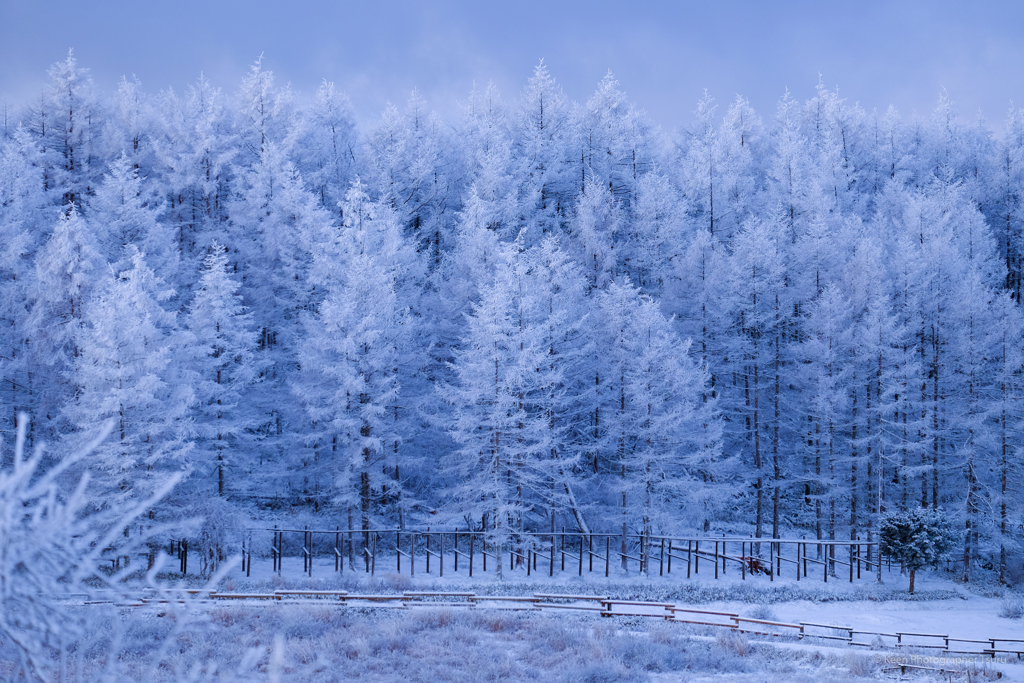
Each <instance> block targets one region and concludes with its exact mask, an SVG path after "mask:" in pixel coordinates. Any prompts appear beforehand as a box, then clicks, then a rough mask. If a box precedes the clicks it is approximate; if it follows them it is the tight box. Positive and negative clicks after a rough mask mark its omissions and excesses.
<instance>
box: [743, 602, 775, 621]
mask: <svg viewBox="0 0 1024 683" xmlns="http://www.w3.org/2000/svg"><path fill="white" fill-rule="evenodd" d="M750 618H751V619H763V620H764V621H778V620H779V618H778V617H777V616H775V612H774V611H773V610H772V608H771V607H769V606H768V605H756V606H755V607H754V609H752V610H750Z"/></svg>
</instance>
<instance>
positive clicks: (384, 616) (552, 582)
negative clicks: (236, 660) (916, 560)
mask: <svg viewBox="0 0 1024 683" xmlns="http://www.w3.org/2000/svg"><path fill="white" fill-rule="evenodd" d="M390 561H391V562H393V558H392V559H391V560H390ZM383 564H385V563H384V562H381V565H383ZM381 565H378V569H377V571H376V573H375V575H373V576H370V575H369V574H367V573H365V572H363V571H352V570H351V569H349V570H347V571H345V572H344V573H343V574H338V573H336V572H335V571H334V564H333V561H331V562H326V561H324V562H319V561H318V562H317V563H316V564H315V565H314V568H313V576H312V578H310V577H308V576H305V575H303V574H302V571H301V569H302V565H301V560H298V559H295V558H286V559H285V565H284V569H283V571H282V573H281V576H277V575H276V574H275V573H274V572H272V571H271V563H270V561H269V560H255V561H254V562H253V566H252V568H251V573H250V576H248V577H246V576H245V575H244V574H243V573H242V571H241V569H240V567H237V566H236V567H235V568H234V569H233V570H232V571H230V572H229V573H228V574H227V578H226V579H225V580H223V581H222V582H221V584H220V589H221V590H234V591H272V590H274V589H280V588H314V589H321V590H326V589H345V590H349V591H350V592H360V593H385V594H393V593H401V592H403V591H410V590H436V591H455V590H462V591H472V592H475V593H477V594H479V595H532V594H533V593H537V592H547V593H552V592H554V593H572V594H586V595H606V596H610V597H613V598H616V599H625V600H651V601H665V602H669V603H673V604H676V605H678V606H685V607H689V608H692V609H705V610H714V611H723V612H732V613H737V614H739V615H741V616H743V617H751V618H759V619H769V620H778V621H783V622H789V623H798V622H815V623H821V624H833V625H836V626H843V627H849V628H853V629H854V630H856V631H875V632H880V633H896V632H903V633H907V632H913V633H931V634H944V635H948V636H949V637H951V638H962V639H970V640H985V639H989V638H1024V621H1022V620H1020V619H1010V618H1006V617H1002V616H999V613H1000V610H1001V608H1002V606H1003V604H1004V600H1005V598H1004V597H1003V594H1002V590H1001V589H998V588H996V587H984V586H976V585H973V586H964V585H963V584H960V583H957V582H955V581H953V580H952V579H951V577H950V576H949V575H947V574H945V573H944V572H919V573H918V576H917V585H916V594H915V595H914V596H910V595H908V593H907V577H906V576H901V575H900V573H899V572H898V571H897V570H893V571H891V572H889V571H886V572H885V573H884V576H883V579H884V582H883V583H882V584H881V585H879V584H877V583H875V581H874V579H873V577H868V576H867V575H866V574H862V578H861V579H860V580H857V581H855V582H854V583H853V584H851V583H849V582H848V581H847V580H845V579H844V578H842V577H839V578H830V580H829V582H828V583H824V582H822V581H821V579H820V577H818V578H813V579H812V578H811V577H807V578H801V580H800V581H799V582H797V581H796V580H794V577H793V576H787V575H786V572H785V571H784V572H783V576H782V577H778V578H776V580H775V581H769V580H768V578H767V577H765V576H749V575H748V577H747V578H746V580H742V579H741V578H740V576H739V575H738V574H733V573H730V574H729V575H727V576H723V577H720V578H719V579H718V580H715V579H714V578H712V577H713V574H712V573H711V572H710V571H707V572H702V574H701V576H700V577H692V578H690V579H686V578H685V572H677V571H674V572H673V573H672V575H671V576H661V577H659V576H652V577H643V576H639V575H637V574H636V573H635V572H633V573H629V574H623V573H621V572H620V571H618V570H613V572H612V574H613V575H612V576H611V577H609V578H605V577H604V575H603V565H602V567H601V572H597V571H595V572H594V573H593V574H589V573H587V572H584V576H583V577H579V576H577V575H576V573H575V572H571V571H566V572H559V571H556V576H555V577H553V578H549V577H548V576H547V572H546V571H542V572H540V573H539V574H533V575H532V576H530V577H527V576H526V573H525V571H523V570H521V569H519V570H516V571H513V572H508V571H506V572H505V575H504V576H503V577H501V578H498V577H497V575H496V574H495V572H494V571H493V565H491V566H490V569H491V571H489V572H488V573H486V574H484V573H483V572H482V571H481V568H480V566H479V565H477V566H476V567H475V570H474V576H473V577H472V579H471V578H469V576H468V567H467V566H466V565H465V563H460V571H459V572H457V573H456V572H455V571H454V566H453V564H452V563H450V561H448V559H447V558H446V566H445V575H444V577H443V578H441V577H440V576H439V575H438V569H439V568H438V566H437V564H436V562H434V563H432V566H431V569H432V571H431V573H430V574H427V573H426V572H425V566H424V565H423V564H422V563H420V564H418V566H417V574H416V575H415V576H410V575H409V574H408V573H407V572H408V566H407V565H405V564H404V563H403V565H404V566H403V568H404V570H405V571H404V572H403V573H402V574H397V573H396V572H394V571H393V570H394V566H393V565H390V567H389V570H381ZM357 567H359V568H360V569H361V568H362V567H361V565H357ZM567 569H568V567H567ZM289 609H291V610H296V609H312V610H313V611H314V613H316V614H317V615H320V616H316V617H315V618H313V621H314V622H315V623H320V622H321V621H324V623H323V627H322V629H321V630H319V631H318V632H317V635H316V637H318V638H328V639H333V638H337V637H338V635H337V634H336V633H335V634H332V628H333V627H331V626H330V622H331V621H332V620H335V619H343V620H345V621H346V623H348V624H349V626H346V627H345V628H347V629H352V628H355V627H354V626H353V625H354V624H362V623H363V620H366V621H365V624H363V625H362V626H360V627H359V628H364V627H365V628H370V627H369V626H368V624H381V623H386V624H388V626H386V628H385V630H389V629H390V630H394V631H395V632H396V633H397V632H404V630H403V629H407V628H412V627H411V626H409V624H422V623H423V621H422V620H427V621H429V620H431V619H441V620H443V621H445V624H446V625H445V626H444V629H448V628H451V629H454V631H455V632H458V633H461V634H462V636H459V637H465V638H469V639H470V640H472V642H473V643H474V645H473V646H472V647H469V646H467V645H466V644H465V643H462V644H460V643H459V642H458V638H459V637H455V636H453V635H452V634H451V633H449V634H448V635H442V634H441V633H440V631H438V632H434V631H431V633H430V634H429V635H424V634H423V632H422V630H421V631H417V633H418V634H419V635H417V636H416V638H421V637H422V638H424V639H425V642H427V643H431V644H432V645H431V646H430V647H435V648H438V649H436V650H435V652H434V654H435V655H436V656H437V657H440V661H446V657H449V656H450V655H451V651H449V652H448V654H447V655H443V654H442V652H444V651H445V648H446V647H449V648H455V649H459V648H465V647H469V650H473V648H476V647H483V645H482V643H483V642H484V641H500V645H498V643H492V644H493V645H494V646H495V648H496V649H495V650H494V651H493V652H491V653H490V654H487V655H481V656H485V658H488V657H490V658H492V659H494V661H498V660H502V661H504V662H505V663H504V664H503V665H502V667H503V668H502V667H499V669H500V671H501V672H502V673H501V674H500V675H499V674H498V670H497V669H496V670H494V671H491V670H490V669H488V670H487V671H490V672H491V673H493V674H494V677H495V679H496V680H497V679H502V680H553V681H563V680H564V681H619V680H623V681H625V680H630V681H632V680H650V681H659V682H660V681H676V680H692V681H715V682H716V683H730V682H732V681H741V680H742V681H749V680H776V679H779V680H787V681H788V680H794V681H799V680H807V681H811V680H815V681H818V680H830V681H831V680H837V681H838V680H875V679H882V680H885V679H890V680H899V679H903V678H906V677H905V676H903V674H900V672H899V670H898V664H899V663H900V662H902V663H912V664H917V665H919V666H927V667H932V668H936V669H939V668H941V669H944V670H947V671H949V670H953V671H964V670H967V669H970V670H971V671H972V676H973V680H978V679H979V678H980V679H982V680H984V679H986V678H988V677H991V678H995V677H996V675H997V674H999V675H1001V676H1002V679H1003V680H1021V681H1024V662H1020V663H1018V661H1017V660H1016V659H1015V658H1009V659H1007V658H1005V657H1000V658H998V659H996V660H995V661H993V660H992V659H991V658H990V657H988V656H983V655H981V654H980V649H981V648H982V647H984V646H982V645H977V644H973V645H972V644H966V643H964V644H958V646H957V649H962V650H977V651H979V652H978V654H975V655H971V654H964V655H951V654H942V653H940V652H938V651H937V650H928V649H917V648H914V649H908V648H904V649H897V648H895V647H892V645H891V643H892V639H890V638H886V639H883V640H882V641H881V642H880V643H876V647H873V648H872V647H857V646H850V645H846V644H844V643H840V642H830V641H810V640H804V641H797V640H795V639H780V638H773V637H764V636H758V635H755V634H749V635H741V634H731V633H730V632H729V631H727V630H726V629H723V628H713V627H700V626H692V625H686V624H673V623H667V622H666V621H664V620H661V619H645V618H643V617H621V618H617V619H612V620H608V619H601V618H600V617H598V616H597V615H593V614H575V613H571V612H568V611H564V612H557V613H556V612H554V611H543V612H540V613H538V612H531V613H525V614H509V613H503V612H496V611H491V610H488V609H482V608H477V609H475V610H472V611H466V610H422V609H421V610H415V611H413V612H410V613H405V612H398V611H394V610H388V609H384V608H376V609H363V608H357V609H354V608H340V607H337V606H331V607H327V606H323V607H320V606H315V607H310V606H306V607H304V608H300V607H298V606H293V607H288V606H286V605H279V606H271V605H237V606H233V607H232V606H224V607H218V608H217V611H218V612H221V611H223V612H224V613H228V612H231V611H233V610H234V611H236V612H238V613H239V614H246V613H247V614H249V617H247V619H252V618H253V615H254V614H256V613H259V614H263V615H267V614H271V613H274V610H279V611H281V610H283V611H287V610H289ZM327 612H330V613H331V614H332V615H334V614H336V615H337V616H330V617H327V616H324V615H326V613H327ZM282 613H283V612H282ZM434 613H440V614H442V615H443V616H435V617H431V616H427V615H429V614H434ZM488 615H490V616H488ZM264 618H265V617H264ZM495 620H497V621H495ZM243 621H244V619H243ZM488 623H489V624H491V626H487V624H488ZM403 624H404V625H403ZM501 624H504V625H505V626H501V627H500V628H497V627H498V626H499V625H501ZM510 624H511V625H514V627H513V626H510ZM492 627H495V628H497V631H489V629H490V628H492ZM417 628H419V627H417ZM438 628H439V629H440V630H444V629H441V628H440V627H438ZM505 628H509V629H511V631H510V632H508V633H506V632H505V630H504V629H505ZM357 630H358V629H357ZM371 630H372V629H371ZM349 632H350V633H351V632H353V631H351V630H350V631H349ZM389 632H390V631H389ZM470 632H475V633H474V634H473V635H469V633H470ZM539 632H544V633H546V634H547V635H544V636H537V634H538V633H539ZM512 633H514V634H518V635H515V636H514V638H513V640H514V641H515V642H516V643H519V645H516V646H514V647H513V646H511V645H510V643H509V642H508V641H507V640H506V639H507V638H512V637H513V636H512V635H510V634H512ZM535 637H536V638H539V640H541V641H544V643H543V645H542V644H541V643H540V642H538V641H537V640H533V639H534V638H535ZM438 638H439V639H440V641H444V642H446V643H447V645H441V644H440V641H437V640H435V639H438ZM566 638H568V639H569V640H571V641H572V643H574V645H572V647H580V648H583V650H586V651H587V652H590V656H591V658H592V659H593V661H592V662H590V664H586V663H585V662H582V661H576V660H573V657H575V656H576V655H573V657H569V656H568V655H565V657H555V658H554V659H553V660H552V664H551V666H550V667H548V668H547V669H542V670H537V669H532V668H531V666H532V665H533V663H535V662H534V661H533V660H534V655H533V654H532V652H533V649H537V648H539V649H540V650H545V649H546V648H548V641H549V640H551V639H555V640H558V639H563V640H564V639H566ZM524 639H525V640H526V641H529V642H532V643H533V644H532V645H530V646H529V647H526V648H525V649H523V648H522V647H520V645H521V641H522V640H524ZM857 640H863V641H866V642H871V641H872V640H873V639H872V638H871V637H870V636H858V638H857ZM906 640H909V642H911V643H914V644H921V645H923V644H928V643H932V644H934V643H935V642H936V641H934V640H925V639H919V640H914V639H912V638H911V639H906ZM295 647H298V646H297V645H296V643H295V642H294V641H293V639H291V638H287V639H286V645H285V650H286V652H287V653H294V652H295ZM566 647H569V646H568V645H567V646H566ZM652 648H653V649H652ZM665 648H667V649H665ZM300 649H301V648H300ZM484 649H485V650H486V649H487V648H484ZM469 650H467V651H466V652H465V653H464V654H465V655H466V657H468V658H469V659H472V657H473V656H475V655H473V654H472V653H471V652H470V651H469ZM640 651H643V652H644V653H645V654H643V656H641V655H640V654H638V652H640ZM624 652H625V653H626V654H623V653H624ZM658 652H660V654H657V653H658ZM673 652H674V653H675V654H673ZM698 652H699V653H700V654H699V656H698V655H697V654H695V653H698ZM629 653H632V654H629ZM563 654H564V653H563ZM684 654H685V656H684ZM288 656H294V655H293V654H292V655H287V656H286V657H285V658H286V659H287V657H288ZM373 656H374V657H378V658H379V662H378V664H379V665H380V666H382V667H384V668H387V667H389V666H393V667H397V668H394V669H393V671H392V673H393V674H394V676H395V678H392V679H389V678H387V677H382V678H379V679H375V678H372V677H371V678H370V680H398V679H399V678H402V677H408V678H410V680H486V679H487V678H488V676H482V677H481V678H479V679H475V678H472V677H468V676H469V671H470V670H472V667H469V668H468V669H465V670H464V669H462V668H460V666H456V665H455V664H453V663H451V662H449V664H450V665H451V666H452V667H454V668H452V669H451V670H450V676H449V677H448V678H436V679H430V678H418V677H417V674H410V671H408V670H405V669H402V666H404V665H400V664H399V663H398V662H397V660H395V658H394V657H392V656H391V655H388V656H383V655H380V653H379V652H378V654H376V655H373ZM552 656H554V655H552ZM566 657H568V659H566ZM680 657H683V659H685V660H686V661H685V662H683V660H681V659H679V658H680ZM524 658H525V659H524ZM584 659H585V658H584ZM555 660H557V662H555ZM569 660H573V661H574V662H575V663H572V664H570V663H569ZM467 661H468V660H467ZM388 662H390V664H389V663H388ZM431 666H433V664H432V665H431ZM674 667H675V668H674ZM427 669H430V667H427V668H426V669H424V670H427ZM403 671H404V673H400V672H403ZM457 671H463V672H464V673H465V674H466V676H467V677H465V678H462V677H460V676H459V675H458V674H457ZM538 671H545V672H547V673H544V674H543V676H541V677H540V678H537V677H536V676H538V675H540V674H538ZM531 672H532V673H531ZM912 674H913V675H911V674H907V676H910V678H913V677H915V676H919V675H920V676H928V675H937V674H928V673H927V672H921V671H917V672H916V673H914V672H912ZM531 676H533V678H531ZM544 676H546V678H545V677H544ZM315 678H316V677H315V676H314V677H313V678H311V679H310V680H314V679H315ZM961 678H962V679H963V680H966V677H963V676H961ZM940 679H941V680H947V678H946V675H943V676H941V677H940ZM954 680H956V678H955V676H954Z"/></svg>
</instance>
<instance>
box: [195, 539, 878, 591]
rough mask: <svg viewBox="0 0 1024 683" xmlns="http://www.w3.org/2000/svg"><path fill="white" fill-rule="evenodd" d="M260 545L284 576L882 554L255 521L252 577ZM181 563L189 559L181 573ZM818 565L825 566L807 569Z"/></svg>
mask: <svg viewBox="0 0 1024 683" xmlns="http://www.w3.org/2000/svg"><path fill="white" fill-rule="evenodd" d="M265 534H270V536H271V540H270V543H269V545H266V544H265V542H264V541H263V540H262V539H261V537H262V538H263V539H265ZM300 538H301V540H299V539H300ZM254 539H255V540H254ZM602 541H603V542H602ZM185 547H186V548H187V546H185ZM254 550H256V557H257V559H259V558H260V557H261V556H263V557H266V556H267V555H269V557H270V561H271V569H272V571H273V572H274V573H276V574H278V575H281V574H282V573H283V571H284V560H285V559H286V558H289V560H296V561H295V562H294V564H292V563H291V562H289V565H290V566H289V569H291V570H292V571H294V570H295V569H297V568H298V562H297V558H301V559H302V573H303V574H305V575H307V576H313V564H314V562H313V561H314V559H315V558H321V559H324V558H329V559H333V560H334V571H335V572H343V571H345V561H346V558H347V559H348V565H349V568H350V570H356V564H357V558H358V562H359V564H361V565H362V567H361V569H362V570H363V571H365V572H366V573H368V574H371V575H373V574H375V573H376V570H377V562H378V559H379V560H380V561H381V562H382V563H384V562H386V565H387V568H388V570H391V569H392V568H393V569H394V571H396V572H398V573H402V572H408V573H409V574H410V575H415V574H416V571H417V569H419V571H420V572H424V571H425V572H426V573H428V574H429V573H432V571H434V570H436V571H437V573H438V575H439V576H441V577H443V576H444V572H445V563H446V560H447V563H448V567H449V571H455V572H459V571H460V569H459V564H460V561H461V563H462V567H463V571H467V572H468V574H469V576H470V577H472V576H473V572H474V571H475V570H483V571H487V568H488V562H490V563H491V567H492V569H493V568H495V564H496V563H497V562H499V558H506V557H507V562H508V569H509V571H517V570H518V571H524V572H525V574H526V575H527V576H532V575H533V574H535V573H539V574H544V573H547V575H548V576H549V577H553V576H554V575H555V573H556V572H558V573H561V572H566V571H569V572H573V573H576V574H578V575H579V576H583V574H584V571H586V572H587V573H588V574H590V573H593V572H594V571H595V569H594V565H595V559H596V560H597V562H596V564H597V570H596V571H597V572H598V573H600V572H601V571H602V569H603V571H604V575H605V576H606V577H608V576H609V575H610V572H611V567H612V563H613V562H614V563H615V564H616V565H618V566H619V567H620V568H621V569H622V570H623V571H627V572H628V571H629V570H630V569H631V568H636V569H637V570H638V571H639V572H641V573H646V574H651V573H653V572H654V570H655V567H656V568H657V572H658V575H659V576H665V575H671V574H672V569H673V567H672V561H673V560H675V561H676V571H677V573H679V572H681V571H682V569H681V567H680V565H681V564H685V565H686V567H685V571H686V577H687V578H691V577H692V576H695V575H698V574H700V569H701V561H702V560H703V564H704V567H705V572H709V571H710V572H713V575H714V578H716V579H717V578H719V576H720V575H726V574H727V573H728V571H729V570H730V568H731V569H732V571H733V572H736V571H737V570H738V571H739V573H740V577H741V578H742V579H744V580H745V579H746V578H747V574H760V575H764V576H767V577H768V580H769V581H774V580H775V577H776V576H779V577H783V576H786V575H789V576H792V577H794V578H795V579H796V580H797V581H800V580H801V579H806V578H808V577H809V576H810V577H812V578H813V577H815V576H820V577H821V579H822V580H823V581H825V582H826V583H827V582H828V580H829V577H830V576H831V577H833V578H843V577H842V574H846V575H847V576H846V577H845V578H848V580H849V582H850V583H852V582H853V581H854V579H855V578H857V579H859V578H861V573H862V570H863V571H867V572H870V569H871V568H872V567H876V568H877V567H878V564H879V562H880V560H879V559H878V544H877V543H876V542H873V541H872V542H868V541H860V540H854V541H827V540H817V539H813V540H807V539H782V538H761V539H757V538H753V537H750V538H741V537H727V536H722V537H720V538H715V537H710V536H701V537H685V536H683V537H680V536H654V535H648V534H600V533H580V532H572V531H568V532H567V531H565V529H564V528H563V530H562V531H561V532H554V533H523V534H518V535H517V537H516V539H515V540H514V541H512V542H509V543H505V544H501V545H497V546H496V545H495V544H493V543H489V542H488V541H487V534H486V533H485V532H480V531H469V530H463V531H459V530H451V531H440V530H434V531H432V530H430V529H427V530H408V529H406V530H403V529H369V530H361V529H348V530H344V531H343V530H342V529H341V528H340V527H337V528H335V529H333V530H330V529H309V528H305V529H278V528H277V527H274V528H273V529H250V530H249V531H248V532H247V533H246V536H245V540H244V541H243V542H242V570H243V571H244V572H245V573H246V576H249V574H250V571H251V568H252V562H253V551H254ZM186 552H187V551H186ZM812 554H813V557H812V556H811V555H812ZM843 558H845V559H843ZM566 560H568V561H569V562H568V564H567V562H566ZM784 563H785V564H784ZM602 565H603V566H602ZM185 566H186V565H185V564H184V563H183V564H182V567H183V570H182V571H183V573H184V567H185ZM819 566H820V567H821V570H820V573H819V572H818V571H817V569H813V570H809V567H812V568H814V567H819ZM784 567H785V569H784ZM837 567H845V568H846V571H842V570H837ZM381 568H382V569H383V568H384V565H383V564H382V567H381Z"/></svg>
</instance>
